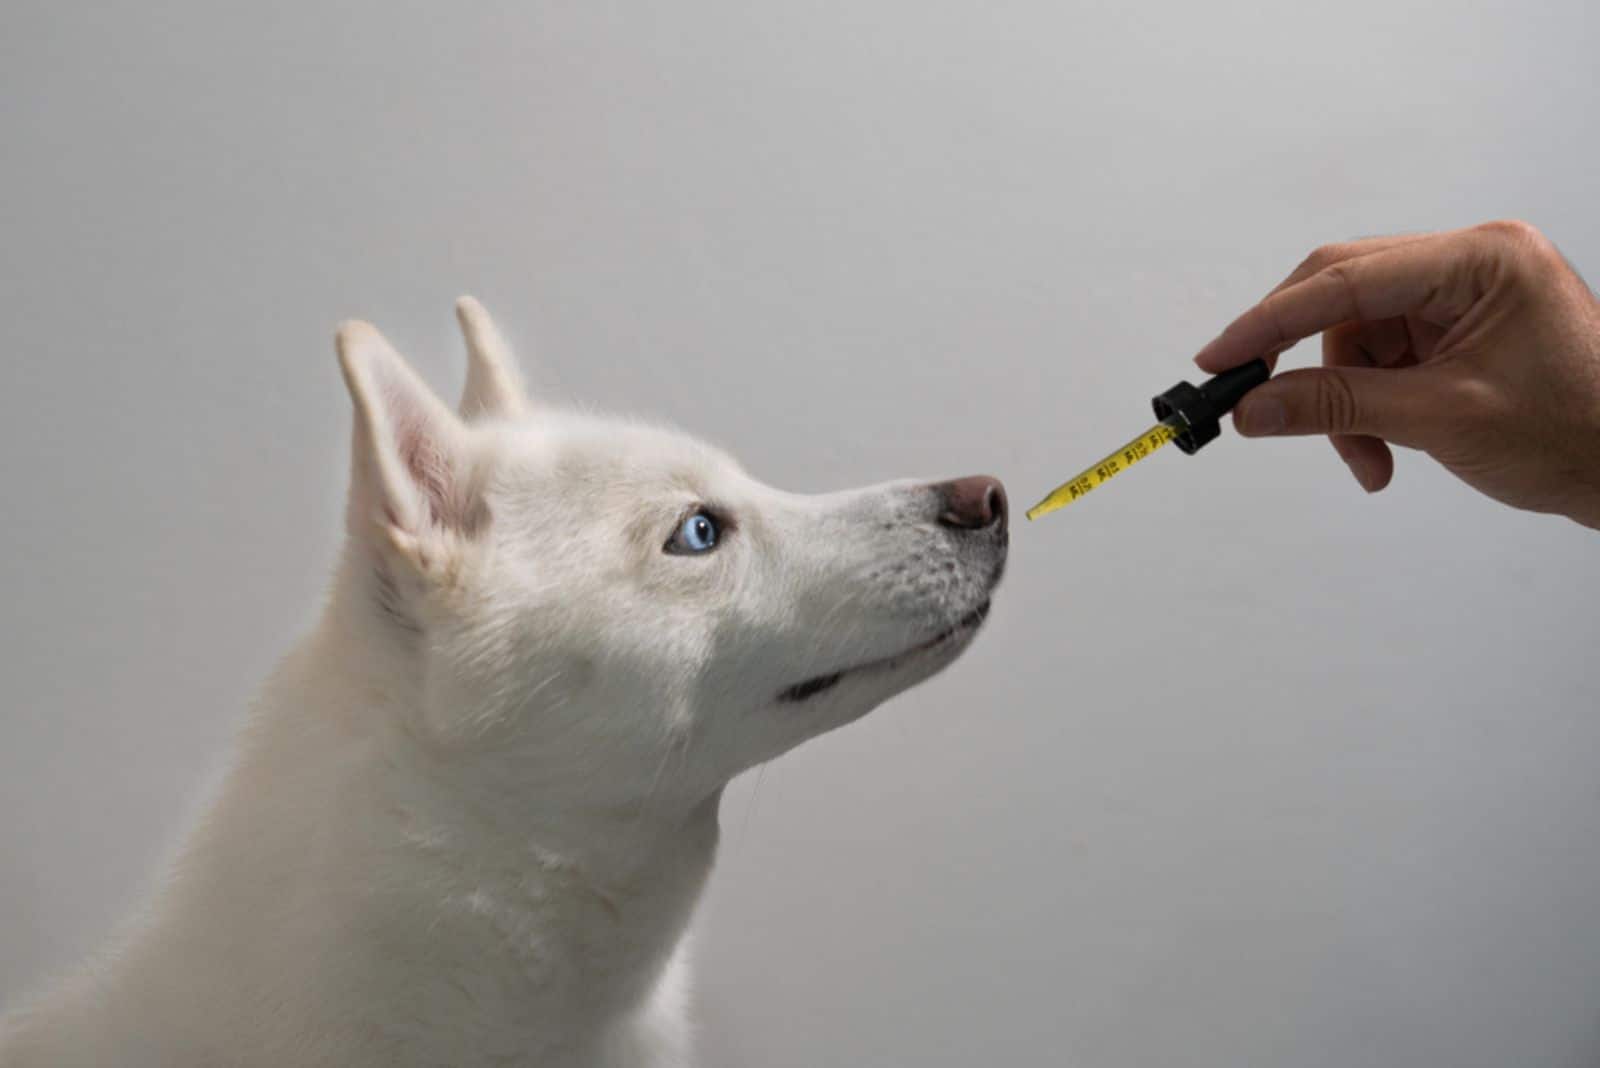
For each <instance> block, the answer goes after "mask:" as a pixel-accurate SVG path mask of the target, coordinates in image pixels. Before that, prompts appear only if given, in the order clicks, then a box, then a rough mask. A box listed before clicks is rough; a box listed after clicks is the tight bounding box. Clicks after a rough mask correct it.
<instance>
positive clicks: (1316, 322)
mask: <svg viewBox="0 0 1600 1068" xmlns="http://www.w3.org/2000/svg"><path fill="white" fill-rule="evenodd" d="M1480 251H1481V245H1480V243H1479V242H1478V241H1476V240H1475V239H1474V235H1473V234H1472V233H1471V232H1469V231H1460V230H1458V231H1455V232H1452V233H1448V234H1438V235H1434V236H1431V237H1426V238H1422V239H1420V240H1416V241H1407V242H1404V243H1400V244H1396V245H1393V246H1390V247H1386V248H1383V249H1380V250H1379V251H1377V252H1373V253H1371V254H1369V255H1362V256H1356V257H1353V258H1351V259H1347V260H1340V261H1338V262H1335V263H1332V264H1330V265H1328V266H1327V267H1324V268H1322V269H1321V270H1319V271H1317V272H1316V273H1314V274H1311V275H1309V276H1308V277H1306V278H1303V279H1301V280H1300V281H1297V282H1295V283H1293V284H1291V285H1288V286H1284V287H1283V288H1281V289H1278V290H1275V291H1274V292H1272V293H1269V294H1268V295H1267V296H1266V297H1265V298H1263V299H1262V300H1261V302H1260V303H1258V304H1257V305H1256V306H1255V307H1253V308H1251V309H1250V310H1249V311H1247V312H1245V313H1244V314H1243V315H1241V316H1239V317H1238V318H1237V319H1235V320H1234V321H1233V322H1231V323H1229V324H1228V326H1227V327H1226V328H1225V329H1224V330H1223V331H1222V333H1221V334H1219V335H1217V337H1216V338H1215V339H1214V340H1213V341H1211V342H1210V343H1209V344H1207V345H1206V346H1205V347H1204V348H1203V349H1201V350H1200V352H1199V354H1198V355H1196V356H1195V363H1197V364H1199V365H1200V368H1201V369H1202V370H1204V371H1206V372H1208V373H1211V374H1215V373H1217V372H1218V371H1225V370H1227V369H1228V368H1230V367H1236V366H1238V365H1239V364H1242V363H1248V362H1249V361H1251V360H1253V359H1255V358H1257V357H1258V356H1262V355H1265V354H1267V353H1270V352H1281V351H1282V350H1283V349H1286V348H1288V347H1289V346H1290V345H1293V344H1294V343H1295V342H1297V341H1300V340H1301V339H1303V338H1307V337H1310V336H1311V335H1312V334H1319V333H1321V332H1322V331H1324V330H1326V329H1328V328H1329V327H1332V326H1337V325H1339V324H1340V323H1344V322H1351V321H1364V320H1375V319H1391V318H1394V317H1396V316H1400V315H1404V314H1406V313H1408V312H1416V313H1419V314H1423V315H1427V316H1429V317H1430V318H1432V317H1433V316H1435V315H1439V314H1441V313H1443V314H1445V315H1459V314H1460V312H1461V311H1464V310H1465V308H1466V306H1467V305H1470V303H1471V301H1472V299H1474V298H1475V297H1476V296H1477V295H1478V290H1477V287H1476V284H1475V281H1474V273H1475V268H1476V266H1477V265H1478V264H1479V263H1480V262H1481V256H1480Z"/></svg>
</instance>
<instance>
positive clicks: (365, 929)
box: [0, 298, 1007, 1068]
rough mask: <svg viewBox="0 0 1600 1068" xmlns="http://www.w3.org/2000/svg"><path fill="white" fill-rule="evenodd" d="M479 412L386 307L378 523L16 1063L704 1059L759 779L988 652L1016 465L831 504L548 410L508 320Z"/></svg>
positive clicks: (358, 363) (491, 359)
mask: <svg viewBox="0 0 1600 1068" xmlns="http://www.w3.org/2000/svg"><path fill="white" fill-rule="evenodd" d="M457 313H458V316H459V318H460V320H461V325H462V329H463V331H464V333H465V334H466V338H467V348H468V351H469V356H470V360H469V371H468V375H467V384H466V390H465V394H464V396H463V397H462V401H461V405H460V414H459V415H458V414H457V413H456V412H453V411H451V410H450V409H449V408H448V407H446V406H445V405H444V404H442V403H441V402H440V401H439V400H438V398H437V397H436V396H435V395H434V394H433V393H431V392H430V391H429V389H428V387H427V386H426V385H424V384H423V382H422V381H421V380H420V379H419V378H418V377H417V376H416V374H415V373H414V372H413V371H412V370H411V369H410V367H409V366H408V365H407V364H406V363H405V361H404V360H402V359H401V357H400V356H399V355H398V354H397V353H396V352H395V351H394V350H393V349H392V348H390V346H389V345H388V343H387V342H385V341H384V339H383V338H382V337H381V336H380V335H379V334H378V332H377V331H376V330H374V329H373V328H372V327H371V326H368V325H366V324H365V323H350V324H347V325H345V326H344V327H343V328H342V329H341V330H340V331H339V335H338V352H339V362H340V366H341V367H342V369H343V372H344V379H345V383H346V385H347V386H348V387H349V390H350V397H351V399H352V400H353V401H354V404H355V439H354V450H353V460H354V463H353V469H352V473H351V485H350V494H349V506H348V511H347V518H346V525H347V528H348V538H347V541H346V548H345V551H344V554H343V558H342V561H341V563H340V566H339V569H338V572H337V575H336V578H335V581H334V583H333V589H332V593H331V595H330V597H329V599H328V603H327V608H326V612H325V614H324V616H323V618H322V620H321V622H320V623H319V624H318V625H317V626H316V628H315V629H314V630H313V632H312V633H311V634H310V635H309V636H308V637H307V638H306V639H305V640H304V641H303V642H301V644H300V645H299V646H298V647H297V648H296V649H295V650H294V651H293V652H291V653H290V654H289V656H288V657H287V659H286V660H285V661H284V662H283V664H282V665H281V666H280V667H279V668H278V669H277V671H276V672H275V673H274V675H273V676H272V678H271V679H270V681H269V682H268V683H267V685H266V687H265V689H264V691H263V693H262V694H261V696H260V698H259V700H258V701H257V703H256V706H255V708H254V710H253V712H252V713H251V715H250V718H249V720H248V723H247V725H246V727H245V729H244V731H243V734H242V736H241V738H240V741H239V744H238V748H237V752H236V754H235V757H234V759H233V761H232V764H231V766H230V770H229V773H228V775H227V776H226V778H225V779H224V780H223V782H222V784H221V786H220V788H219V792H218V794H217V796H216V798H215V800H214V801H213V802H212V803H211V804H210V806H209V807H208V809H207V810H206V813H205V815H204V817H203V818H202V819H201V821H200V823H199V825H198V826H197V827H196V828H195V829H194V830H193V831H192V832H191V834H190V835H189V837H188V839H187V841H186V842H185V843H184V845H183V848H182V850H181V852H180V854H179V858H178V860H177V863H176V864H175V866H174V868H173V870H172V872H171V874H170V876H169V877H168V878H166V879H165V880H164V882H163V884H162V888H161V890H160V891H159V893H157V894H156V896H155V899H154V901H153V902H152V903H151V905H150V907H149V908H148V910H147V911H146V912H145V914H143V915H142V916H141V917H140V918H139V919H138V921H137V922H136V923H135V924H134V925H133V927H132V929H131V931H129V932H128V933H127V934H126V935H125V936H124V937H123V939H122V940H121V944H120V945H119V946H118V947H117V948H116V949H115V950H113V951H112V952H110V953H108V954H107V955H106V956H105V958H104V959H103V961H102V962H101V963H100V964H99V966H97V967H96V968H94V969H92V970H89V971H86V972H84V973H82V974H80V975H78V976H76V977H75V978H72V979H71V980H69V981H68V982H67V983H66V984H65V985H63V986H61V987H59V988H58V989H56V990H55V991H54V992H52V993H49V994H47V995H46V996H44V997H43V998H41V999H39V1000H37V1001H35V1002H34V1003H33V1004H32V1005H31V1006H29V1007H27V1008H24V1009H21V1010H19V1011H17V1012H15V1013H14V1014H13V1015H12V1016H11V1017H9V1018H8V1019H7V1020H6V1021H5V1022H4V1023H3V1024H0V1065H3V1066H4V1068H21V1066H33V1065H67V1066H90V1065H135V1066H141V1068H143V1066H158V1065H159V1066H162V1068H197V1066H202V1065H203V1066H250V1068H256V1066H261V1068H265V1066H271V1068H287V1066H296V1065H330V1066H331V1065H338V1066H342V1068H365V1066H377V1065H383V1066H396V1065H453V1066H467V1065H543V1066H567V1065H572V1066H577V1065H582V1066H596V1065H604V1066H618V1068H621V1066H636V1065H639V1066H643V1065H649V1066H668V1065H683V1064H686V1063H688V1060H689V1050H688V1038H687V1027H686V1019H685V984H684V978H685V977H684V968H683V952H682V950H681V947H680V942H681V941H682V939H683V934H684V928H685V925H686V923H687V921H688V919H689V914H690V910H691V908H692V907H693V905H694V902H695V899H696V896H697V895H698V894H699V892H700V889H701V886H702V885H703V884H704V883H705V880H706V875H707V873H708V872H709V870H710V867H711V860H712V854H713V852H714V850H715V846H716V840H717V804H718V799H719V797H720V795H721V791H722V788H723V786H724V784H726V783H727V782H728V780H729V779H731V778H732V777H733V776H734V775H736V774H738V773H739V772H740V771H742V770H744V769H746V768H750V767H752V766H753V765H755V764H758V763H760V762H761V761H764V760H770V759H771V758H773V757H775V756H777V755H778V754H780V753H782V752H784V751H785V750H787V749H790V748H791V747H793V746H795V745H797V744H798V743H800V742H803V741H805V740H806V739H807V738H811V737H814V736H816V735H818V734H821V733H822V732H823V731H826V730H830V729H832V728H834V727H837V726H839V725H841V724H843V723H847V722H849V721H850V720H853V719H855V718H857V717H858V716H860V715H862V714H863V713H865V712H867V711H868V710H869V709H871V708H872V707H873V706H875V705H877V704H879V703H880V702H882V701H883V700H885V699H886V698H888V697H890V696H892V695H894V694H896V693H899V692H900V691H902V690H904V689H906V688H907V687H909V686H912V685H915V684H916V683H917V682H920V681H921V680H923V679H926V678H927V677H928V676H930V675H932V674H934V673H935V672H937V671H939V670H940V669H941V668H943V667H945V666H946V665H947V664H949V663H950V662H951V661H952V660H954V659H955V658H956V657H957V656H958V655H960V653H961V652H962V650H964V649H965V648H966V647H967V645H968V643H969V642H970V641H971V640H972V637H973V635H974V633H975V632H976V631H977V629H978V627H979V625H980V624H981V623H982V621H983V618H984V614H985V612H986V611H987V609H988V605H989V597H990V593H991V591H992V590H993V589H994V586H995V584H996V582H997V581H998V580H999V577H1000V572H1001V569H1002V567H1003V565H1004V562H1005V555H1006V538H1007V534H1006V506H1005V496H1004V493H1003V491H1002V490H1001V487H1000V484H999V483H998V482H996V481H995V480H994V479H990V478H965V479H959V480H956V481H952V482H943V483H937V484H928V483H913V482H897V483H889V484H885V485H880V486H873V487H870V488H867V489H860V490H854V491H851V492H847V493H838V494H830V495H827V496H814V497H810V496H796V495H793V494H789V493H782V492H779V491H777V490H774V489H771V488H770V487H768V486H765V485H762V484H761V483H759V482H757V481H755V480H754V479H752V478H751V477H750V476H748V475H746V474H745V473H744V472H743V471H742V470H740V468H739V467H738V465H737V464H735V463H734V462H733V461H731V460H730V459H728V458H727V457H726V456H723V455H722V454H721V453H718V452H716V451H714V450H712V449H710V448H708V447H706V446H705V445H702V444H699V443H698V442H696V441H693V440H691V439H689V438H687V437H684V436H681V435H679V434H676V433H671V432H667V431H663V430H659V429H652V428H647V427H643V426H637V425H633V424H627V423H619V422H616V421H612V420H604V419H599V418H593V417H583V416H577V415H571V414H563V413H559V412H552V411H545V410H535V409H534V408H533V406H532V405H531V404H530V403H529V401H528V399H527V397H526V395H525V393H524V391H523V388H522V385H521V383H520V379H519V376H518V374H517V372H516V370H515V368H514V365H513V363H512V362H511V360H510V358H509V356H508V354H507V352H506V349H505V345H504V342H503V341H502V339H501V337H500V335H499V334H498V333H497V332H496V330H495V328H494V326H493V324H492V323H491V322H490V321H489V319H488V316H487V315H486V314H485V313H484V311H483V309H482V308H481V307H480V306H479V305H478V304H477V303H476V302H475V301H473V300H471V299H470V298H463V299H462V300H461V302H460V303H459V304H458V305H457Z"/></svg>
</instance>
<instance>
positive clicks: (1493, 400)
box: [1445, 378, 1509, 427]
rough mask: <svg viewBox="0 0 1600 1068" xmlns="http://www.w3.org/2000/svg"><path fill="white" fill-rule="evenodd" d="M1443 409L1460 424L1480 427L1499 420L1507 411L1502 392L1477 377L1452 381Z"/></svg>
mask: <svg viewBox="0 0 1600 1068" xmlns="http://www.w3.org/2000/svg"><path fill="white" fill-rule="evenodd" d="M1448 392H1449V396H1448V397H1447V398H1446V404H1445V410H1446V411H1447V412H1449V413H1450V414H1451V417H1452V421H1453V422H1455V423H1457V424H1458V425H1461V426H1466V427H1481V426H1484V425H1485V424H1492V423H1496V422H1499V421H1500V420H1502V419H1503V418H1505V416H1506V415H1507V413H1508V409H1509V406H1508V405H1507V403H1506V397H1505V395H1504V393H1503V392H1502V391H1501V390H1500V389H1499V388H1498V387H1496V386H1495V385H1493V384H1492V383H1489V382H1485V381H1483V380H1482V379H1479V378H1460V379H1457V380H1456V381H1455V382H1452V383H1451V385H1450V387H1449V391H1448Z"/></svg>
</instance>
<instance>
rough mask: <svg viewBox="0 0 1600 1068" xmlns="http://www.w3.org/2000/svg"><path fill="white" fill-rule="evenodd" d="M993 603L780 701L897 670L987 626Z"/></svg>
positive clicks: (808, 683) (799, 687) (792, 690)
mask: <svg viewBox="0 0 1600 1068" xmlns="http://www.w3.org/2000/svg"><path fill="white" fill-rule="evenodd" d="M989 604H990V601H989V598H987V597H985V598H984V600H983V603H982V604H980V605H978V607H976V608H974V609H973V610H972V611H970V612H968V613H967V614H966V615H964V616H962V617H961V618H960V619H959V620H957V621H956V623H955V624H954V625H952V626H949V627H946V628H945V629H944V630H942V631H940V632H939V633H938V634H935V635H934V636H933V637H931V638H929V639H927V640H926V641H923V642H918V643H917V644H916V645H913V646H912V647H911V648H909V649H906V650H903V651H901V652H898V653H895V654H894V655H893V656H886V657H882V658H880V659H878V660H869V661H868V662H866V663H864V664H857V665H856V666H854V667H849V668H844V669H842V670H840V671H834V672H830V673H828V674H826V675H817V676H814V677H812V678H809V679H806V680H805V681H804V682H797V683H795V684H794V685H793V686H790V687H788V688H786V689H784V690H783V691H782V692H780V693H779V694H778V700H779V701H780V702H796V701H805V700H807V699H809V698H812V697H815V696H817V695H818V694H820V693H825V692H827V691H828V690H831V689H833V688H834V687H835V686H837V685H839V683H840V681H841V680H843V679H844V678H845V677H846V676H849V675H854V674H856V673H857V672H861V671H871V670H874V669H878V668H894V667H897V666H899V664H900V663H901V662H903V661H904V660H906V659H907V658H908V657H912V656H916V655H917V654H919V653H926V652H931V651H932V650H934V649H937V648H939V647H940V646H942V645H945V644H946V643H948V642H951V641H953V640H955V639H956V638H959V637H962V636H964V635H967V634H970V633H972V632H973V631H975V630H977V629H978V628H979V627H981V626H983V621H984V619H985V618H987V616H988V615H989Z"/></svg>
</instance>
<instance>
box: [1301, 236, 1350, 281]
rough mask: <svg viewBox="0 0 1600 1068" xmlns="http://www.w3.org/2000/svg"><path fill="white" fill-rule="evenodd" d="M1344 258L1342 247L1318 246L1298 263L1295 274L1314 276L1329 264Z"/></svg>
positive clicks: (1336, 245)
mask: <svg viewBox="0 0 1600 1068" xmlns="http://www.w3.org/2000/svg"><path fill="white" fill-rule="evenodd" d="M1343 258H1344V246H1343V245H1340V244H1337V243H1335V244H1327V245H1318V246H1317V247H1316V248H1314V249H1312V250H1311V254H1310V255H1309V256H1307V257H1306V258H1305V259H1303V260H1301V261H1300V266H1299V268H1298V269H1297V270H1296V271H1295V273H1296V274H1302V275H1308V274H1316V273H1317V272H1319V271H1321V270H1323V269H1324V268H1325V267H1327V266H1328V265H1330V264H1333V263H1337V262H1339V260H1341V259H1343Z"/></svg>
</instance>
